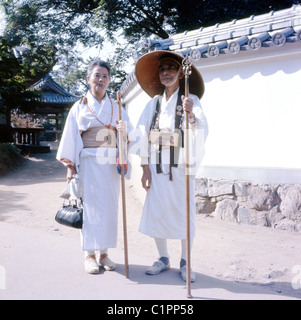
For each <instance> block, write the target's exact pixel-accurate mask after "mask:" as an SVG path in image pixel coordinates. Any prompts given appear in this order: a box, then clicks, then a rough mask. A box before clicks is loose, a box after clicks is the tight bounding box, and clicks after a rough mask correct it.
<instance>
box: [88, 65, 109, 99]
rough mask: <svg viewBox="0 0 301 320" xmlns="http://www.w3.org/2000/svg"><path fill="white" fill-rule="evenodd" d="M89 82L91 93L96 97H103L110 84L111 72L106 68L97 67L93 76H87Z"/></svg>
mask: <svg viewBox="0 0 301 320" xmlns="http://www.w3.org/2000/svg"><path fill="white" fill-rule="evenodd" d="M87 81H88V83H89V85H90V88H91V92H92V94H93V95H94V96H102V97H103V95H104V94H105V92H106V90H107V87H108V85H109V83H110V75H109V71H108V69H107V68H105V67H99V66H96V67H95V68H94V69H93V70H92V73H91V75H90V76H89V77H88V76H87Z"/></svg>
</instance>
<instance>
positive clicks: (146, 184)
mask: <svg viewBox="0 0 301 320" xmlns="http://www.w3.org/2000/svg"><path fill="white" fill-rule="evenodd" d="M142 169H143V175H142V179H141V182H142V187H143V188H144V189H145V190H146V191H148V190H149V189H150V186H151V182H152V174H151V171H150V169H149V166H148V165H143V166H142Z"/></svg>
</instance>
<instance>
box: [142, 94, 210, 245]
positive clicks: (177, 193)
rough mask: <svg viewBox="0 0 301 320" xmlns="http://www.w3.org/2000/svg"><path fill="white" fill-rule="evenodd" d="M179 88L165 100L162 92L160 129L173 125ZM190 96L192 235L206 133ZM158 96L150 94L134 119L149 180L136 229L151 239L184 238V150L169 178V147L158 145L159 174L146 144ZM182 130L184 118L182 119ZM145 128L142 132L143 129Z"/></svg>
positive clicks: (151, 147)
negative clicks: (138, 116) (147, 101)
mask: <svg viewBox="0 0 301 320" xmlns="http://www.w3.org/2000/svg"><path fill="white" fill-rule="evenodd" d="M178 91H179V89H178V90H177V91H176V92H175V93H174V94H173V95H172V97H170V99H169V100H168V101H166V96H165V93H164V94H163V97H162V102H161V114H160V118H159V128H160V129H170V130H174V128H175V109H176V105H177V99H178ZM189 97H190V98H192V99H193V102H194V106H193V112H194V114H195V116H196V122H195V124H190V128H189V129H191V130H189V131H190V143H189V145H190V147H189V148H190V160H191V161H190V164H191V167H193V170H192V171H191V172H190V173H191V174H190V231H191V233H190V237H191V239H193V237H194V235H195V214H196V203H195V194H194V191H195V188H194V185H195V176H194V175H195V173H196V170H197V167H198V166H199V164H200V162H201V160H202V158H203V154H204V143H205V140H206V137H207V134H208V126H207V120H206V118H205V115H204V113H203V110H202V107H201V104H200V101H199V99H198V97H197V96H195V95H192V94H190V95H189ZM158 98H159V96H156V97H154V98H153V99H152V100H150V101H149V103H148V104H147V105H146V107H145V109H144V111H143V112H142V115H141V118H140V119H139V121H138V128H137V130H139V131H140V132H141V136H143V137H144V139H141V140H143V141H144V143H145V144H148V147H146V146H145V145H144V146H143V145H142V146H141V148H140V155H141V164H147V163H149V167H150V171H151V175H152V180H151V186H150V189H149V190H148V192H147V194H146V199H145V203H144V207H143V212H142V217H141V221H140V227H139V231H140V232H141V233H143V234H146V235H148V236H151V237H154V238H161V239H186V178H185V149H184V148H180V154H179V164H178V167H176V168H172V178H173V181H170V180H169V161H170V160H169V159H170V147H169V146H166V147H164V146H163V147H162V171H163V172H162V173H158V174H157V171H156V160H155V159H156V146H155V145H154V144H150V143H148V139H147V137H148V135H149V131H150V126H151V122H152V119H153V116H154V113H155V110H156V104H157V101H158ZM183 129H184V131H185V119H183ZM144 130H145V132H144Z"/></svg>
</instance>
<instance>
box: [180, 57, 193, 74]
mask: <svg viewBox="0 0 301 320" xmlns="http://www.w3.org/2000/svg"><path fill="white" fill-rule="evenodd" d="M191 66H192V58H191V56H190V55H187V56H186V57H185V58H184V59H183V61H182V68H183V72H184V75H185V76H190V75H191V72H192V70H191Z"/></svg>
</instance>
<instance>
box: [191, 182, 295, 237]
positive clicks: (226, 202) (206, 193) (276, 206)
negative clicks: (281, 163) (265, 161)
mask: <svg viewBox="0 0 301 320" xmlns="http://www.w3.org/2000/svg"><path fill="white" fill-rule="evenodd" d="M195 188H196V190H195V191H196V199H197V213H198V214H206V215H209V216H213V217H215V218H217V219H222V220H228V221H236V222H238V223H245V224H251V225H260V226H265V227H271V228H275V229H281V230H288V231H292V232H298V233H301V184H300V185H299V184H298V185H296V184H259V183H258V184H257V183H252V182H249V181H231V180H214V179H207V178H201V179H196V186H195Z"/></svg>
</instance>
